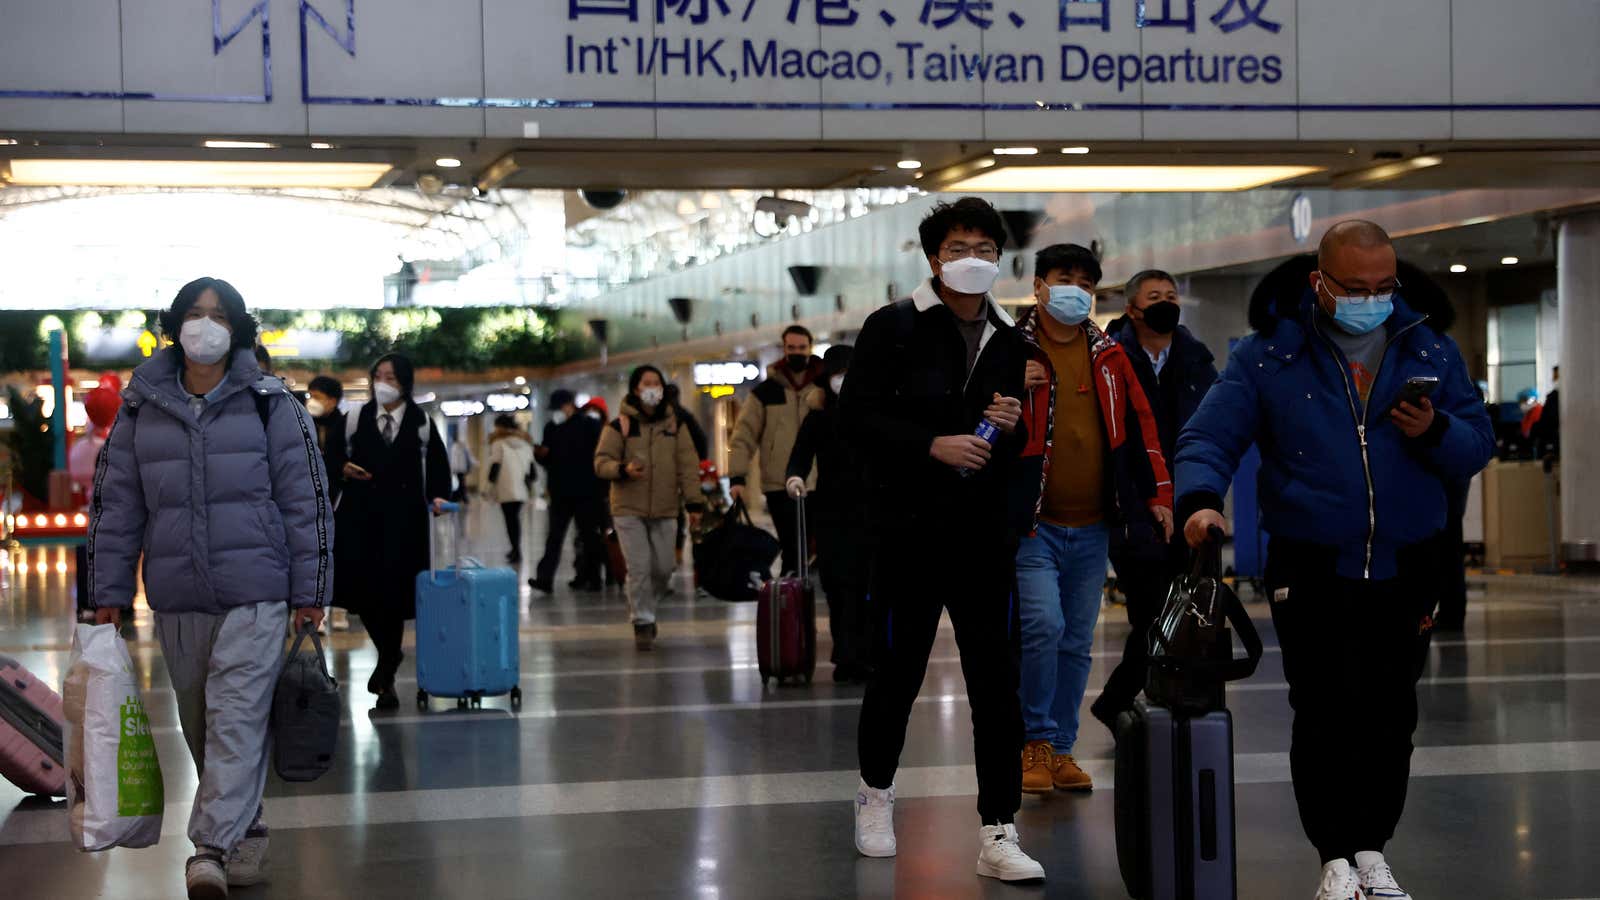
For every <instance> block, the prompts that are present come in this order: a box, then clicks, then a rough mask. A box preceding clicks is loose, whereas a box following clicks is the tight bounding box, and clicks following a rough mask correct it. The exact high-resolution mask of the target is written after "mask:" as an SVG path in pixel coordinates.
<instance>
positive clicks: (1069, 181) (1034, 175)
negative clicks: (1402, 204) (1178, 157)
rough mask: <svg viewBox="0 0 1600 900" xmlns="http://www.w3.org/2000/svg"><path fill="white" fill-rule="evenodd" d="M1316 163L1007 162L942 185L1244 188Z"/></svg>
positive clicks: (1033, 188)
mask: <svg viewBox="0 0 1600 900" xmlns="http://www.w3.org/2000/svg"><path fill="white" fill-rule="evenodd" d="M1320 171H1322V169H1321V168H1319V167H1317V166H1008V167H1005V168H997V169H990V170H988V171H985V172H980V173H978V174H975V175H972V176H971V177H968V178H964V179H962V180H960V181H957V182H956V183H954V184H949V185H945V186H944V188H943V189H944V190H946V191H1024V192H1050V191H1062V192H1070V191H1094V192H1103V193H1141V192H1173V191H1178V192H1193V193H1200V192H1205V191H1246V190H1250V189H1251V188H1258V187H1262V186H1264V185H1268V184H1274V183H1276V182H1279V181H1285V180H1288V179H1291V178H1299V177H1300V176H1302V175H1309V174H1311V173H1313V172H1320Z"/></svg>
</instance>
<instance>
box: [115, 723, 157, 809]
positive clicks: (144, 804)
mask: <svg viewBox="0 0 1600 900" xmlns="http://www.w3.org/2000/svg"><path fill="white" fill-rule="evenodd" d="M121 713H122V735H121V739H120V740H119V741H118V742H117V815H119V816H154V815H159V814H160V813H161V807H162V804H163V803H164V802H165V790H164V788H163V785H162V783H161V762H160V760H158V759H157V758H156V742H155V739H154V738H152V737H151V736H150V717H149V716H147V715H145V712H144V702H143V701H141V700H140V699H139V695H138V694H130V695H128V696H127V697H125V698H124V699H123V701H122V707H121Z"/></svg>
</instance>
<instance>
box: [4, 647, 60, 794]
mask: <svg viewBox="0 0 1600 900" xmlns="http://www.w3.org/2000/svg"><path fill="white" fill-rule="evenodd" d="M62 721H63V718H62V713H61V696H60V695H59V694H57V693H56V692H55V691H53V690H51V688H50V686H49V685H47V684H45V683H44V682H42V681H40V680H39V679H37V678H35V677H33V675H32V673H30V672H29V671H28V670H27V669H24V668H23V667H22V666H21V665H19V664H18V663H17V661H16V660H14V659H11V658H10V657H7V656H0V775H4V776H5V777H6V778H8V779H10V780H11V782H12V783H13V784H15V785H16V786H17V787H20V788H22V789H23V790H25V791H27V792H28V793H30V794H39V795H41V796H47V797H65V796H66V794H67V769H66V766H65V765H64V762H63V761H64V754H63V752H62V743H61V740H62V738H61V733H62Z"/></svg>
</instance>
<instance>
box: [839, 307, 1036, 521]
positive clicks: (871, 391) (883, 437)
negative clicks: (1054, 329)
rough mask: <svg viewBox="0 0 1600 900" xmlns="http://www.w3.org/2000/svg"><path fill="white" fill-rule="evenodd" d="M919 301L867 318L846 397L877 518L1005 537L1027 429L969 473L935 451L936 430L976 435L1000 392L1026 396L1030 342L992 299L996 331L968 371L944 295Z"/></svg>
mask: <svg viewBox="0 0 1600 900" xmlns="http://www.w3.org/2000/svg"><path fill="white" fill-rule="evenodd" d="M926 290H928V286H927V285H924V286H923V288H922V289H920V290H919V293H921V292H925V291H926ZM916 303H917V301H916V300H912V299H906V300H901V301H898V302H896V303H893V304H891V305H889V306H886V307H884V308H882V309H880V310H878V311H877V312H875V313H873V314H872V315H871V316H869V317H868V318H867V321H866V323H865V324H864V325H862V327H861V333H860V335H859V336H858V337H857V338H856V343H855V355H854V356H853V357H852V359H851V363H850V375H849V377H848V378H846V379H845V385H844V392H843V394H842V395H841V397H840V407H839V408H840V412H841V413H842V415H843V416H844V423H845V432H846V434H847V435H848V436H849V438H850V440H852V441H853V442H855V445H856V446H857V447H859V448H860V449H861V452H862V455H863V458H864V459H865V461H866V464H867V477H868V483H869V485H870V498H869V512H870V522H871V524H872V526H873V527H874V529H875V530H877V531H879V532H880V533H886V532H891V531H892V532H893V533H897V534H905V535H911V534H917V533H923V534H927V533H930V532H939V533H941V534H942V535H943V536H944V537H945V538H946V539H950V538H966V537H969V536H970V537H971V538H972V539H973V540H981V541H985V542H987V541H989V540H990V539H991V538H998V539H1000V540H1005V539H1006V536H1007V535H1009V533H1010V529H1009V528H1008V527H1007V516H1006V511H1007V508H1008V492H1007V490H1008V485H1009V483H1010V480H1011V478H1012V477H1013V474H1014V472H1015V470H1016V463H1017V456H1018V454H1019V453H1020V452H1021V450H1022V448H1023V446H1024V444H1025V443H1026V435H1025V434H1023V431H1024V429H1023V428H1022V427H1021V426H1020V425H1019V426H1018V428H1017V433H1016V434H1012V435H1005V434H1002V435H1000V438H999V441H998V443H997V444H996V446H995V448H994V454H993V456H992V458H991V459H990V461H989V464H988V465H987V466H985V467H984V468H983V469H981V470H979V471H978V472H975V473H973V474H972V475H971V476H970V477H962V476H961V475H960V474H958V473H957V472H956V470H955V469H952V468H950V467H949V466H946V465H944V464H943V463H940V462H937V461H936V460H934V459H933V458H932V457H931V456H929V455H928V450H929V448H930V447H931V446H932V444H933V439H934V438H936V437H941V436H944V435H955V434H971V433H972V432H973V430H974V428H976V427H977V424H978V422H979V421H980V420H981V419H982V418H983V412H984V410H985V409H987V408H988V406H989V404H990V402H991V401H992V399H993V396H994V395H995V394H997V393H998V394H1000V395H1001V396H1005V397H1016V398H1019V399H1020V398H1021V397H1022V395H1023V392H1022V380H1023V379H1022V375H1023V368H1024V367H1025V365H1026V362H1027V358H1028V355H1027V347H1026V345H1025V344H1024V342H1023V339H1022V336H1021V335H1020V334H1019V333H1018V332H1017V329H1016V328H1015V326H1014V325H1013V324H1012V322H1011V320H1010V318H1009V317H1007V316H1006V315H1005V314H1004V313H1002V312H1001V311H1000V310H999V309H998V308H997V307H995V306H993V305H992V304H991V305H990V307H989V313H988V314H989V320H990V323H991V324H992V325H993V326H994V327H995V331H994V334H993V335H992V336H991V337H990V339H989V341H988V343H987V344H986V345H985V346H984V347H983V349H982V351H981V352H980V353H979V354H978V359H977V361H976V362H975V363H974V365H973V371H972V373H971V377H970V378H969V377H968V374H967V348H966V342H965V341H964V340H963V339H962V337H961V333H960V331H959V330H958V329H957V326H956V318H955V314H954V313H952V312H951V311H950V309H949V307H947V306H945V305H944V304H943V303H942V302H937V301H934V302H932V303H931V304H924V305H925V309H923V310H921V311H919V310H918V309H917V306H916Z"/></svg>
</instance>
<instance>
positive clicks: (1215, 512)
mask: <svg viewBox="0 0 1600 900" xmlns="http://www.w3.org/2000/svg"><path fill="white" fill-rule="evenodd" d="M1276 300H1277V302H1276V303H1274V304H1273V314H1272V315H1273V321H1272V323H1271V327H1270V328H1267V329H1264V330H1263V331H1261V332H1257V333H1256V334H1252V335H1250V336H1249V337H1247V338H1245V339H1244V340H1243V341H1241V342H1240V343H1239V345H1238V347H1237V348H1235V350H1234V351H1233V355H1232V357H1231V358H1230V359H1229V360H1228V367H1227V371H1226V372H1224V373H1223V376H1222V379H1221V380H1220V381H1219V382H1218V383H1217V385H1216V386H1215V387H1214V388H1212V389H1211V392H1210V393H1209V394H1207V395H1206V398H1205V401H1204V402H1203V403H1202V404H1201V405H1200V409H1199V410H1198V411H1196V412H1195V414H1194V416H1193V418H1191V419H1190V420H1189V424H1188V425H1187V426H1186V427H1185V428H1184V430H1183V432H1182V434H1181V435H1180V436H1179V438H1178V452H1177V466H1176V478H1177V491H1178V520H1179V521H1181V522H1184V523H1185V529H1184V533H1185V536H1186V537H1187V538H1188V540H1189V543H1190V544H1192V545H1194V546H1199V545H1200V544H1202V543H1203V542H1204V541H1205V540H1206V539H1207V535H1208V534H1209V533H1210V529H1212V528H1213V527H1223V528H1225V527H1226V521H1225V520H1224V519H1223V516H1222V508H1223V503H1222V498H1223V495H1225V494H1226V493H1227V491H1228V487H1229V484H1230V483H1231V482H1232V480H1233V475H1234V472H1235V471H1236V470H1237V469H1238V466H1239V459H1240V457H1242V456H1243V455H1244V453H1245V451H1246V450H1248V449H1249V448H1250V445H1251V444H1255V445H1256V446H1257V447H1259V448H1260V451H1261V472H1260V475H1259V477H1258V489H1259V495H1260V506H1261V523H1262V528H1263V530H1264V531H1266V532H1267V533H1268V534H1270V535H1271V536H1272V542H1271V544H1270V546H1269V548H1268V555H1267V572H1266V584H1267V589H1268V591H1269V595H1270V597H1271V610H1272V622H1273V627H1274V629H1275V630H1276V631H1277V634H1278V643H1279V646H1280V647H1281V648H1282V651H1283V669H1284V675H1285V677H1286V678H1287V680H1288V682H1289V705H1290V706H1291V707H1292V708H1293V710H1294V727H1293V736H1292V739H1291V745H1290V749H1289V764H1290V771H1291V774H1292V776H1293V779H1294V790H1295V800H1296V802H1297V804H1298V805H1299V808H1300V821H1301V824H1302V825H1304V827H1305V830H1306V836H1307V837H1308V838H1310V840H1311V843H1312V845H1313V846H1315V847H1316V849H1317V852H1318V853H1319V854H1320V856H1321V861H1322V865H1323V869H1322V873H1321V875H1320V881H1319V882H1318V890H1317V893H1316V898H1317V900H1357V898H1362V897H1365V898H1367V900H1408V898H1409V897H1410V894H1408V893H1406V892H1405V891H1404V890H1403V889H1402V888H1401V887H1400V886H1399V883H1398V882H1397V880H1396V877H1395V873H1394V871H1393V870H1392V869H1391V868H1390V866H1389V863H1388V861H1386V860H1385V859H1384V856H1383V850H1384V846H1385V844H1387V843H1388V842H1389V840H1390V839H1391V838H1392V837H1393V836H1394V830H1395V827H1396V825H1397V824H1398V823H1399V821H1400V814H1401V811H1402V809H1403V808H1404V806H1405V796H1406V784H1407V782H1408V780H1409V779H1410V774H1411V735H1412V732H1413V731H1415V730H1416V725H1417V697H1416V683H1417V679H1418V678H1419V677H1420V676H1421V673H1422V666H1423V662H1424V659H1425V657H1426V654H1427V645H1428V639H1429V637H1430V635H1431V633H1432V626H1433V621H1432V617H1433V613H1434V609H1435V607H1436V605H1437V603H1438V601H1439V599H1440V597H1439V593H1440V584H1441V582H1440V579H1439V578H1438V577H1437V573H1438V572H1439V571H1441V567H1442V566H1443V565H1445V564H1446V556H1447V555H1448V554H1449V552H1450V542H1449V540H1448V538H1447V536H1446V529H1445V519H1446V510H1447V509H1448V507H1449V503H1448V494H1447V492H1448V491H1449V490H1450V485H1452V484H1464V483H1466V481H1467V480H1468V479H1470V478H1471V477H1472V476H1473V475H1474V474H1476V473H1477V472H1478V470H1479V469H1481V468H1483V466H1484V465H1485V464H1486V463H1487V462H1488V461H1489V458H1490V457H1491V456H1492V455H1493V453H1494V434H1493V431H1492V429H1491V428H1490V425H1489V419H1488V416H1487V414H1486V413H1485V412H1484V407H1483V403H1482V402H1481V401H1480V400H1479V399H1478V395H1477V392H1476V390H1474V388H1473V385H1472V381H1471V379H1470V378H1469V377H1468V375H1467V368H1466V365H1465V363H1464V362H1463V361H1462V358H1461V352H1460V350H1458V349H1457V348H1456V345H1455V342H1454V341H1452V340H1450V339H1449V338H1448V337H1445V336H1444V335H1442V334H1439V333H1438V332H1436V331H1434V330H1433V329H1432V328H1430V327H1429V325H1428V321H1427V317H1426V316H1423V315H1420V314H1418V313H1416V312H1414V311H1413V310H1412V309H1411V308H1410V307H1409V306H1408V305H1407V304H1406V302H1405V285H1403V284H1401V283H1400V279H1399V278H1398V277H1397V276H1396V274H1395V252H1394V245H1393V244H1392V243H1391V242H1390V240H1389V236H1388V234H1386V233H1385V232H1384V230H1383V229H1382V228H1380V227H1379V226H1377V225H1375V224H1373V223H1371V222H1363V221H1349V222H1341V223H1339V224H1337V225H1335V226H1334V227H1333V228H1331V229H1329V230H1328V233H1327V235H1325V236H1324V237H1323V239H1322V244H1321V246H1320V247H1319V248H1318V251H1317V268H1316V270H1315V271H1313V272H1312V273H1311V276H1310V283H1309V285H1308V286H1307V287H1306V289H1305V290H1304V291H1303V292H1302V294H1301V296H1300V297H1299V298H1298V302H1294V298H1290V297H1280V298H1276ZM1424 391H1427V392H1429V393H1428V394H1427V396H1422V392H1424ZM1402 396H1404V397H1405V398H1407V399H1409V400H1411V401H1412V402H1397V401H1401V399H1402ZM1455 564H1457V565H1459V564H1460V560H1459V559H1457V560H1455Z"/></svg>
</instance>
